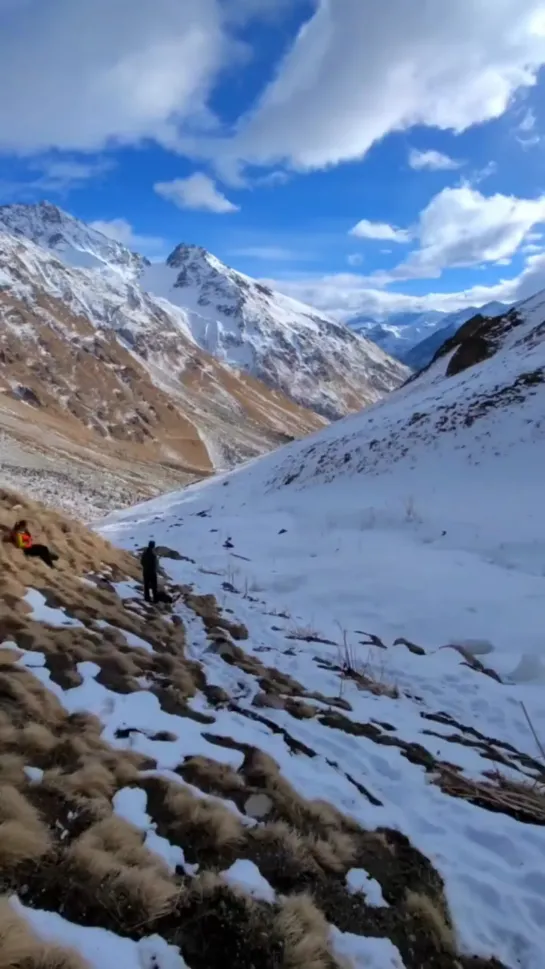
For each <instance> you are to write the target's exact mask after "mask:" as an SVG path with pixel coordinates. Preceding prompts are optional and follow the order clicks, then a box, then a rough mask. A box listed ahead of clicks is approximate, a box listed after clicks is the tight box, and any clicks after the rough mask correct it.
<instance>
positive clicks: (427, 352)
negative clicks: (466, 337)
mask: <svg viewBox="0 0 545 969" xmlns="http://www.w3.org/2000/svg"><path fill="white" fill-rule="evenodd" d="M506 309H507V306H506V305H505V303H498V302H492V303H487V304H486V306H482V307H481V308H480V309H477V308H476V307H474V306H472V307H470V308H469V309H466V310H459V311H458V312H457V313H449V314H448V315H447V316H446V317H444V319H443V323H442V325H441V327H440V328H439V329H438V330H435V332H434V333H431V334H430V335H429V336H428V337H426V339H425V340H422V341H421V342H420V343H417V344H416V346H413V347H412V348H411V349H410V350H409V351H408V352H407V353H404V354H403V360H404V362H405V363H406V364H407V366H408V367H410V368H411V370H417V371H418V370H422V368H423V367H426V366H427V365H428V363H430V361H431V360H432V359H433V357H434V355H435V353H436V352H437V350H439V348H440V347H441V345H442V344H443V343H444V342H445V340H448V339H450V337H452V336H454V334H455V333H456V331H457V329H458V328H459V327H460V326H462V324H463V323H467V321H468V320H470V319H472V317H474V316H477V315H478V314H480V315H481V316H486V317H493V316H498V315H500V314H501V313H505V311H506Z"/></svg>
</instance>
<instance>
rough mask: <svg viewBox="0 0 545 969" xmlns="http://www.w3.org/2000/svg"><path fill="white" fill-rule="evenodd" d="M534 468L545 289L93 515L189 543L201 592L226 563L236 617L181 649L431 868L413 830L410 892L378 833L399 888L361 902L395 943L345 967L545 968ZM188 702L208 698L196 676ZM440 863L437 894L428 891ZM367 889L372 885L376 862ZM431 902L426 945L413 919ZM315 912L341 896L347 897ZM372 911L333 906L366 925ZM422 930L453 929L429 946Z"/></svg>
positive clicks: (540, 431) (538, 526) (544, 593)
mask: <svg viewBox="0 0 545 969" xmlns="http://www.w3.org/2000/svg"><path fill="white" fill-rule="evenodd" d="M544 480H545V292H543V293H540V294H538V295H537V296H536V297H534V298H533V299H531V300H527V301H526V302H524V303H522V304H519V305H517V306H515V307H513V308H512V309H510V310H508V311H507V312H506V313H505V314H503V315H502V316H500V317H497V318H495V319H485V318H483V317H482V316H481V317H477V318H476V319H474V320H472V321H470V322H468V323H466V324H464V326H462V328H461V329H460V330H459V331H458V333H457V334H456V335H455V337H454V338H453V339H452V341H451V343H450V344H449V345H444V346H443V348H442V349H441V350H440V352H439V353H438V354H437V357H436V359H435V360H434V361H433V363H432V364H431V365H430V366H429V367H428V369H427V370H426V371H425V372H424V373H422V374H420V375H419V376H417V377H415V378H414V379H413V380H412V381H411V382H410V383H408V384H407V385H406V386H405V387H403V388H402V389H400V390H398V391H396V392H394V393H393V394H391V395H390V396H389V397H388V398H387V399H386V400H384V401H382V402H380V403H379V404H377V405H376V406H374V407H371V408H368V409H367V410H366V411H364V412H362V413H360V414H357V415H353V416H351V417H348V418H346V419H345V420H344V421H341V422H338V423H335V424H332V425H330V426H329V427H327V428H326V429H325V430H323V431H321V432H319V433H317V434H316V435H313V437H312V438H310V439H307V440H305V441H302V442H294V443H292V444H290V445H288V446H287V447H285V448H283V449H281V450H280V451H278V452H276V453H274V454H270V455H266V456H265V457H263V458H261V459H259V460H258V461H255V462H253V463H252V464H251V465H249V466H246V467H241V468H239V469H237V470H236V471H234V472H233V473H232V474H230V475H229V476H226V477H224V478H220V479H219V480H217V479H216V480H210V481H208V482H206V483H201V484H199V485H196V486H194V487H191V488H188V489H187V490H186V491H184V492H178V493H174V494H171V495H165V496H164V497H162V498H160V499H156V500H155V501H153V502H150V503H146V504H143V505H140V506H138V507H135V508H133V509H130V510H127V511H125V512H122V513H121V514H119V515H114V516H112V517H111V518H110V519H109V520H108V521H106V522H105V523H104V524H103V525H102V527H101V531H102V532H103V534H104V535H105V536H106V537H108V538H110V539H111V540H113V541H114V542H115V543H116V544H118V545H120V546H121V547H123V548H126V549H138V548H141V547H142V546H144V545H145V543H146V542H147V541H149V539H152V538H153V539H156V540H157V541H158V542H159V543H161V544H162V543H163V542H165V544H167V543H168V545H169V547H171V548H176V547H179V548H180V549H182V550H183V552H184V554H185V555H189V556H191V557H192V558H195V560H196V561H197V563H198V567H199V568H200V569H201V572H200V573H197V574H198V578H197V582H198V585H199V591H201V592H203V593H206V594H207V595H209V596H211V595H214V594H216V595H220V594H221V590H222V589H223V588H224V587H225V582H224V576H229V583H230V592H229V596H228V598H227V599H226V600H225V601H226V602H228V603H229V609H232V610H233V611H234V612H235V615H236V616H237V618H238V619H239V620H241V621H243V622H244V623H245V626H246V628H247V631H248V636H247V638H245V639H244V640H242V641H241V642H240V643H239V644H238V646H239V649H238V650H235V649H233V648H232V646H231V647H229V646H228V647H226V653H224V654H222V648H221V647H219V648H218V646H217V644H214V643H212V642H211V640H212V638H213V636H214V634H215V633H217V630H213V631H212V634H211V636H210V639H209V640H207V639H206V638H205V637H203V638H202V640H200V645H199V647H198V652H195V653H193V654H192V655H193V656H194V657H197V656H198V657H199V658H200V659H201V660H202V662H203V663H204V664H205V665H206V666H207V668H208V669H210V670H213V673H214V677H215V679H214V683H215V684H217V685H220V686H221V687H222V688H223V689H227V690H229V686H228V684H232V685H233V687H234V686H235V684H236V690H237V693H236V696H237V706H236V709H237V713H238V714H242V716H243V715H244V710H245V709H248V705H249V704H251V703H252V702H253V704H254V706H261V707H266V706H270V707H272V708H274V709H272V710H266V711H265V716H264V717H263V718H261V711H259V712H258V714H257V718H258V722H259V724H260V728H262V727H263V726H264V727H265V730H267V729H268V728H269V727H270V726H271V725H272V728H273V729H274V730H275V731H276V732H278V730H279V729H280V734H277V738H278V739H277V740H276V744H277V745H276V746H275V753H274V755H273V756H275V757H276V758H277V759H278V760H279V762H280V769H281V772H282V774H283V779H286V780H288V781H289V782H290V783H291V784H293V785H295V787H296V789H297V791H298V792H299V793H300V794H302V795H304V796H306V797H309V798H313V799H315V803H316V801H319V802H320V803H321V804H323V802H324V801H326V802H328V803H329V804H330V805H332V806H333V807H334V808H335V810H336V811H341V812H347V813H348V815H349V816H350V817H351V818H352V819H353V820H355V821H357V822H358V823H359V824H361V825H363V826H364V827H365V828H366V829H367V830H368V831H369V832H370V833H369V834H368V835H367V840H366V839H363V838H362V839H361V841H359V850H363V849H362V848H361V846H362V845H363V844H365V843H369V838H371V837H372V834H371V832H374V833H376V831H377V829H378V831H379V834H380V839H383V838H384V837H388V832H389V830H391V829H393V830H395V831H396V832H397V834H398V837H399V835H400V834H402V835H403V836H404V839H408V840H403V841H399V840H398V841H397V842H396V850H394V851H393V857H394V858H396V857H399V852H400V851H402V853H403V857H404V859H405V871H406V872H410V877H411V878H413V877H415V873H416V872H417V871H422V870H423V868H422V865H421V862H420V861H418V862H417V861H416V855H415V854H413V853H412V849H413V848H414V847H417V848H418V851H420V852H422V853H423V854H424V855H425V856H426V858H427V859H428V861H427V862H426V865H425V868H424V870H425V871H426V886H427V887H426V888H425V889H424V891H423V897H419V896H418V894H416V898H415V895H414V891H415V890H414V883H413V886H412V887H411V889H410V890H409V892H410V893H413V894H409V895H408V896H407V895H406V892H405V890H400V889H399V886H400V885H403V880H402V879H396V881H395V886H396V887H395V892H394V890H392V892H391V894H390V895H387V891H388V890H389V889H390V888H391V886H392V885H393V884H394V882H393V881H392V880H391V879H390V876H389V871H390V869H389V866H388V863H387V862H386V863H384V862H382V863H381V862H377V861H376V855H375V854H374V852H375V851H376V850H378V849H377V847H376V845H377V842H376V841H375V842H374V847H373V849H372V852H373V856H372V857H373V858H374V859H375V860H374V861H373V862H372V865H373V867H372V868H369V866H368V864H364V865H363V867H364V868H366V869H368V872H367V875H365V876H364V877H366V878H367V879H368V877H369V874H372V875H373V877H374V878H376V880H377V881H378V883H379V885H380V887H381V888H382V889H385V891H384V895H385V896H386V895H387V902H388V904H389V908H388V909H387V910H386V915H387V918H386V917H385V918H384V921H380V920H379V918H378V916H377V915H376V914H375V916H374V917H372V925H373V934H375V932H377V931H378V934H380V933H381V932H386V934H387V933H388V928H389V930H390V931H391V929H392V926H395V927H396V932H395V934H393V940H394V942H395V944H396V945H397V946H399V953H398V954H397V955H395V956H394V957H392V958H390V959H389V958H388V957H384V958H383V959H381V958H380V957H378V958H377V959H376V960H374V959H373V958H369V959H368V958H367V957H366V956H364V955H363V953H362V957H361V959H355V960H354V966H358V967H359V966H361V967H363V966H367V965H373V966H377V969H386V967H387V966H390V967H391V966H393V965H395V966H399V967H401V966H404V967H407V969H409V967H411V969H420V967H424V966H431V965H433V964H434V961H435V956H436V953H439V954H438V960H439V961H438V962H437V965H438V966H439V965H441V966H445V969H457V967H461V969H470V967H476V966H479V967H480V969H481V967H482V969H492V967H493V966H494V967H496V969H500V967H501V969H542V965H543V951H544V949H545V928H544V923H543V919H542V899H543V881H542V877H541V868H542V858H543V855H544V852H545V827H544V824H543V822H544V820H545V817H544V808H543V795H542V791H541V788H542V786H543V783H544V781H545V770H544V765H543V760H542V758H541V755H540V753H539V751H538V746H537V745H536V743H535V738H534V736H533V735H532V731H531V730H530V729H529V726H528V722H527V720H526V717H525V712H524V710H523V709H522V707H521V702H524V704H525V707H526V711H527V713H528V717H529V718H530V720H531V723H532V725H533V729H534V730H535V732H536V736H537V737H543V736H545V704H544V702H543V696H544V694H543V689H544V687H545V656H544V651H543V603H544V601H545V511H544V502H543V481H544ZM215 529H218V530H219V532H216V531H215ZM223 536H229V538H230V541H229V543H225V541H224V538H223ZM177 543H179V545H177ZM226 546H227V547H226ZM165 567H166V569H167V571H168V573H169V575H170V576H171V578H172V579H173V580H174V581H176V582H179V583H182V584H187V583H189V582H191V581H194V580H195V575H196V572H195V568H194V566H192V565H191V564H188V563H187V562H172V561H166V560H165ZM201 575H204V576H205V580H204V581H203V580H201V578H200V576H201ZM248 588H252V589H255V590H259V591H258V592H257V594H256V595H255V596H247V595H245V590H246V589H248ZM185 615H187V610H186V611H185V612H184V616H185ZM192 628H196V627H192ZM192 641H193V642H195V639H194V638H193V639H192ZM227 650H228V651H227ZM242 650H244V651H245V652H246V653H248V654H249V655H250V659H248V657H244V658H243V659H242V662H241V665H243V668H244V669H245V670H252V671H253V669H255V667H254V666H253V665H252V664H254V663H255V662H256V661H258V662H261V663H266V664H268V665H270V666H271V667H274V668H275V669H276V670H278V673H279V684H278V689H277V691H275V692H274V695H273V696H270V695H269V696H267V695H265V696H264V695H263V686H262V684H263V679H261V681H260V683H259V685H257V684H256V683H255V682H251V681H249V680H248V679H247V680H246V681H245V688H243V685H242V684H241V683H240V678H239V673H238V671H237V670H234V668H233V664H235V665H236V663H237V661H239V662H240V659H239V657H240V655H241V652H242ZM222 655H223V657H224V658H223V659H222ZM280 677H281V678H280ZM294 681H295V684H294ZM297 683H299V684H301V683H304V684H305V686H306V688H307V689H308V690H312V691H313V694H314V697H316V696H320V699H321V701H322V702H321V703H320V704H319V706H320V709H319V710H314V711H313V710H312V709H308V707H307V708H306V709H305V711H304V712H301V711H300V708H299V709H298V707H297V701H298V699H299V697H300V696H301V693H300V687H298V686H297V685H296V684H297ZM258 691H259V693H258ZM258 697H259V698H258ZM250 698H251V699H250ZM222 699H223V696H222ZM339 700H340V701H341V702H342V704H343V707H342V710H339V709H336V710H335V709H332V706H333V704H334V703H335V701H336V702H337V703H338V702H339ZM307 702H309V698H308V696H307V697H306V698H305V703H307ZM222 707H223V709H222V715H223V713H224V711H225V709H226V708H227V709H229V708H230V705H229V703H226V704H225V705H222ZM197 709H198V710H199V712H201V713H202V712H210V708H209V707H208V706H205V705H204V698H203V700H202V703H199V706H198V708H197ZM211 712H212V715H214V711H211ZM253 712H254V711H252V713H253ZM294 716H301V717H302V718H303V719H302V721H299V723H298V725H297V726H296V727H295V738H296V740H297V742H298V746H297V748H296V752H294V749H293V745H292V744H290V753H289V754H286V752H285V751H284V749H283V747H282V739H284V740H285V739H286V734H287V733H288V734H289V735H290V736H293V730H294V725H293V717H294ZM239 719H242V717H239ZM208 729H209V731H210V733H209V734H208V736H210V734H211V735H212V737H214V736H215V739H216V740H217V742H218V744H219V743H220V737H218V734H220V735H221V737H223V738H229V744H228V747H229V750H231V746H232V744H233V741H235V742H236V740H237V738H238V739H240V740H242V738H240V735H238V734H236V735H235V733H234V732H233V730H234V729H235V728H234V724H233V723H232V721H231V722H229V723H227V722H225V720H222V722H221V729H218V726H215V727H214V728H208ZM265 730H262V734H261V736H262V738H263V740H262V742H267V740H268V735H267V734H266V733H265ZM222 743H227V740H224V741H223V742H222ZM303 745H304V746H303ZM236 749H237V751H238V750H239V747H237V748H236ZM240 749H241V750H243V751H244V755H243V756H244V762H245V765H247V764H248V761H249V758H250V752H249V751H248V747H247V746H246V747H243V746H240ZM242 773H243V774H244V773H245V770H244V768H242ZM253 777H255V774H254V775H253ZM259 781H260V783H261V784H264V783H266V781H264V771H263V769H261V771H260V773H259ZM271 789H272V790H278V789H279V784H278V783H277V784H276V786H274V787H273V785H271V788H269V790H271ZM282 789H283V788H282ZM233 790H235V788H234V786H232V787H230V789H229V791H230V792H231V791H233ZM536 792H537V800H536V798H535V795H536ZM273 796H274V795H273ZM286 800H287V799H285V800H284V803H286ZM530 801H531V802H532V803H533V805H534V806H533V808H532V807H531V806H530ZM313 817H314V818H316V814H314V815H313ZM309 823H310V824H312V821H310V822H309ZM324 830H326V827H324ZM346 830H347V832H350V829H348V828H347V829H346ZM313 833H314V832H313ZM409 842H410V844H411V853H410V854H409ZM263 857H264V855H263V854H260V856H259V862H260V864H261V859H262V858H263ZM358 858H359V859H361V858H362V856H361V855H359V856H358ZM409 859H413V860H409ZM359 863H360V864H362V862H361V860H360V862H359ZM349 864H350V862H347V866H348V865H349ZM432 868H435V870H436V872H437V875H439V876H440V878H439V879H437V878H436V877H435V875H434V876H432V875H431V872H432ZM271 869H272V866H271V867H269V866H267V868H266V869H265V870H264V871H263V872H262V873H263V874H267V875H268V874H269V872H270V871H271ZM342 871H343V873H344V871H345V869H342ZM282 875H283V876H284V877H285V869H284V868H283V872H282ZM352 877H353V876H352ZM337 879H338V885H339V886H341V885H342V884H343V883H344V880H343V877H339V875H337ZM347 880H348V879H347ZM437 883H444V885H445V897H446V902H447V903H448V905H447V904H446V905H445V906H443V905H437V903H436V901H437V900H436V899H435V900H434V903H433V904H432V901H431V900H430V896H429V894H428V893H429V891H430V887H431V886H432V885H434V884H437ZM284 884H285V883H284ZM363 891H364V893H365V894H366V897H367V904H371V903H370V894H369V893H370V891H371V889H370V888H369V886H368V882H367V884H365V883H364V888H363ZM419 891H421V889H418V890H417V893H418V892H419ZM377 894H378V893H377V892H375V893H374V897H375V898H376V896H377ZM319 897H320V898H324V892H323V891H322V890H321V891H320V893H319ZM336 897H338V896H336ZM399 899H402V900H403V901H402V905H403V904H404V903H405V901H406V899H407V902H408V904H407V908H404V909H403V916H404V918H403V919H402V922H404V925H405V927H407V920H408V921H409V928H408V934H409V936H410V938H409V939H408V938H407V937H406V936H405V934H404V929H403V928H402V926H401V925H400V924H399V923H397V922H396V919H397V917H398V915H399V909H398V908H397V905H398V900H399ZM373 904H381V903H380V901H379V902H374V903H373ZM447 908H448V910H449V914H450V919H449V926H450V925H452V929H450V928H449V930H448V931H446V930H445V925H446V923H445V925H443V923H442V921H441V918H443V917H444V915H443V914H442V915H440V914H439V913H445V912H446V911H447ZM432 909H433V917H432V921H430V922H429V923H427V922H426V928H427V940H428V948H427V949H426V951H425V952H423V953H420V952H417V951H416V949H415V945H416V946H418V940H419V938H420V925H421V923H420V915H419V917H418V919H414V921H412V917H413V916H414V913H415V912H416V911H418V912H419V913H420V912H422V913H423V912H425V911H427V912H428V913H429V912H430V910H432ZM328 911H329V912H330V913H331V914H330V915H329V916H328V917H333V916H334V915H335V914H336V913H338V912H339V911H342V912H343V918H344V913H349V912H350V911H351V907H350V906H349V905H348V906H342V907H339V906H338V905H336V906H330V907H329V910H328ZM410 913H412V914H410ZM346 917H349V915H348V916H346ZM368 917H369V916H366V917H364V918H363V919H362V918H361V917H359V914H358V917H356V918H354V921H353V922H350V923H348V924H347V923H344V922H343V926H342V927H343V929H346V928H348V930H349V931H350V932H353V933H356V934H357V933H361V932H364V931H365V927H366V926H367V925H368V924H369V922H368V921H366V918H368ZM432 925H433V926H434V928H431V926H432ZM377 926H378V930H377ZM387 926H388V928H386V927H387ZM430 933H431V934H430ZM430 937H431V938H433V939H434V940H435V939H437V940H439V939H441V942H440V943H437V945H439V944H440V945H441V946H443V940H448V941H447V942H446V944H445V945H444V948H441V950H438V949H437V948H436V943H435V942H434V943H433V944H432V946H433V947H430V943H429V940H430ZM360 943H361V937H360ZM360 951H361V950H360ZM473 956H479V957H480V958H479V959H474V958H473ZM489 960H490V961H489Z"/></svg>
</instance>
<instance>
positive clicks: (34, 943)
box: [0, 896, 89, 969]
mask: <svg viewBox="0 0 545 969" xmlns="http://www.w3.org/2000/svg"><path fill="white" fill-rule="evenodd" d="M0 969H89V964H88V963H87V962H85V960H84V959H82V957H81V956H80V955H79V954H78V953H77V952H75V951H74V950H72V949H65V948H61V947H60V946H57V945H49V944H47V943H44V942H41V941H40V940H39V939H37V938H36V936H35V935H34V933H33V932H32V930H31V928H30V926H29V925H27V923H26V922H25V920H24V918H23V917H22V916H20V915H19V914H18V913H17V912H16V911H15V910H14V908H13V907H12V906H11V905H10V903H9V900H8V898H7V897H6V896H4V897H1V898H0Z"/></svg>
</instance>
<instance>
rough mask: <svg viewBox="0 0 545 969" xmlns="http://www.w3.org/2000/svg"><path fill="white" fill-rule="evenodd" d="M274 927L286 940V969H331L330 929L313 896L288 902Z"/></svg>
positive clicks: (283, 904) (296, 897)
mask: <svg viewBox="0 0 545 969" xmlns="http://www.w3.org/2000/svg"><path fill="white" fill-rule="evenodd" d="M274 928H275V931H276V932H277V933H278V935H279V936H280V937H281V938H282V939H283V940H284V962H283V967H284V969H330V967H331V962H332V959H331V953H330V949H329V926H328V923H327V921H326V919H325V917H324V916H323V915H322V913H321V912H320V911H319V909H318V908H317V907H316V905H315V904H314V902H313V900H312V897H311V896H310V895H292V896H291V897H290V898H286V899H284V901H283V902H282V903H281V906H280V911H279V912H278V915H277V916H276V920H275V925H274Z"/></svg>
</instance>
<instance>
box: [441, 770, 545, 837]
mask: <svg viewBox="0 0 545 969" xmlns="http://www.w3.org/2000/svg"><path fill="white" fill-rule="evenodd" d="M434 782H435V783H436V784H438V786H439V787H440V788H441V790H442V791H444V793H445V794H450V795H451V797H460V798H462V799H463V800H465V801H470V802H471V803H473V804H477V805H478V806H479V807H483V808H486V809H488V810H489V811H498V812H500V813H502V814H508V815H510V816H511V817H513V818H515V819H516V820H518V821H523V822H525V823H527V824H541V825H543V824H545V785H544V784H543V783H542V782H536V781H514V780H512V779H511V778H510V777H505V776H504V775H503V774H501V773H500V772H499V771H494V772H493V773H491V774H490V780H472V779H469V778H466V777H464V776H463V775H462V774H458V773H456V772H455V771H452V770H449V769H448V768H447V767H444V766H441V769H440V770H439V773H438V774H437V775H436V776H435V778H434Z"/></svg>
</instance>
